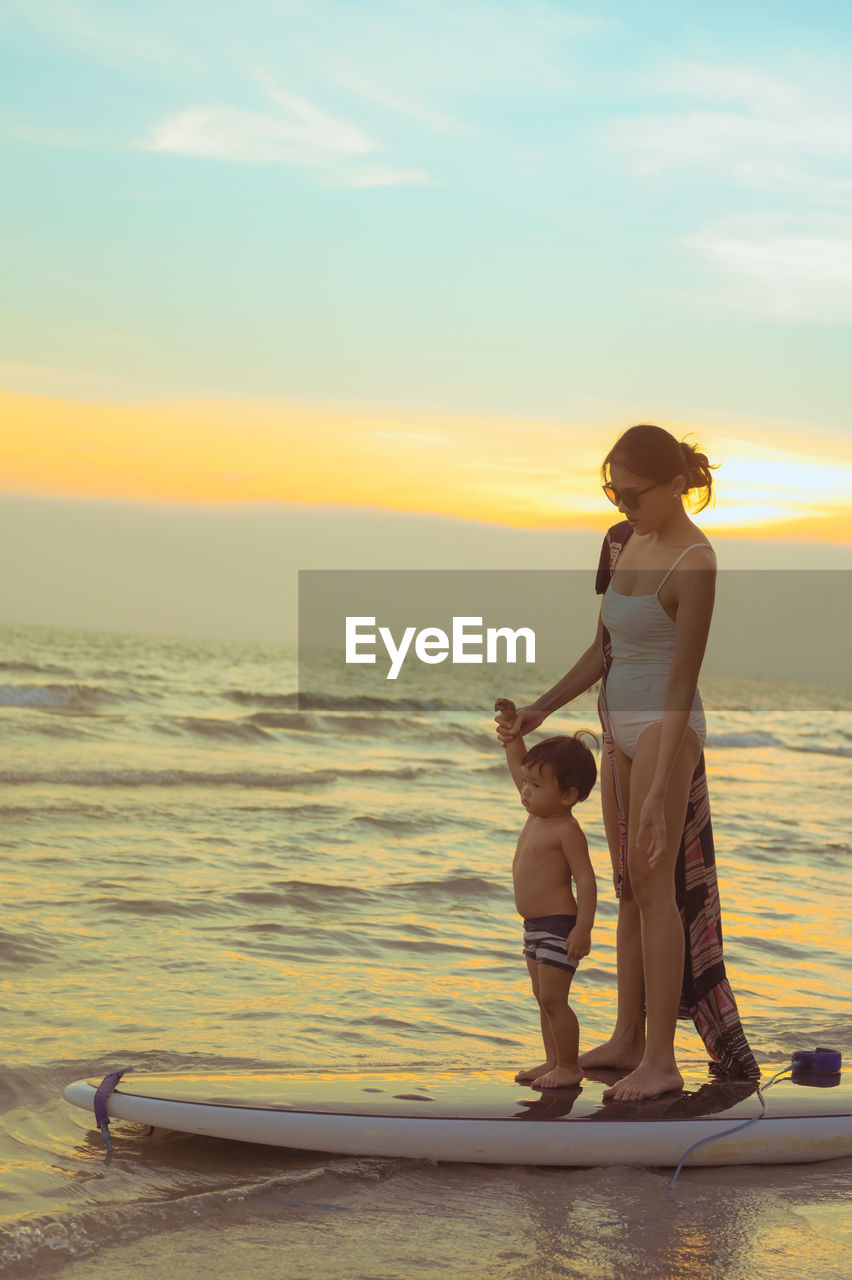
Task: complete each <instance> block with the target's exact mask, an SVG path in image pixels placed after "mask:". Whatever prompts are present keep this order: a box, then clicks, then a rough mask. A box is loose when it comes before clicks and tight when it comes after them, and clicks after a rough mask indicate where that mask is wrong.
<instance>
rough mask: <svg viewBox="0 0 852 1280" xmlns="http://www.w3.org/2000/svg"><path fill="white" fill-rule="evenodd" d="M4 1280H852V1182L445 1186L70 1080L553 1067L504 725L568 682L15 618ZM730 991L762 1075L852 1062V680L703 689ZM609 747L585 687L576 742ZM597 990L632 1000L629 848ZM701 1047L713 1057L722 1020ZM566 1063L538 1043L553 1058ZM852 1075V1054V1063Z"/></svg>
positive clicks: (593, 800)
mask: <svg viewBox="0 0 852 1280" xmlns="http://www.w3.org/2000/svg"><path fill="white" fill-rule="evenodd" d="M0 633H1V634H2V649H0V655H1V656H2V660H0V731H2V740H3V744H4V750H3V755H2V762H0V777H2V819H3V828H2V837H0V839H2V846H3V852H4V855H5V856H4V859H3V894H2V901H3V916H2V923H0V971H2V996H0V1004H2V1010H0V1011H1V1012H2V1042H3V1053H2V1065H0V1105H2V1112H3V1116H2V1121H3V1123H2V1131H0V1271H2V1274H3V1275H4V1276H6V1275H8V1276H9V1277H10V1278H11V1277H22V1278H23V1277H42V1276H43V1277H53V1276H57V1277H62V1278H63V1280H101V1277H103V1278H104V1280H106V1277H109V1278H110V1280H130V1278H131V1277H133V1280H137V1278H138V1277H140V1276H141V1277H145V1276H151V1277H157V1278H158V1280H160V1278H161V1277H163V1276H164V1275H167V1276H168V1277H169V1280H189V1278H190V1277H192V1278H193V1280H194V1278H195V1277H197V1276H198V1275H204V1276H205V1278H206V1280H216V1278H218V1277H222V1278H223V1280H224V1278H225V1277H228V1278H229V1280H231V1278H233V1277H241V1276H243V1275H245V1276H251V1277H252V1278H253V1280H279V1278H281V1280H325V1278H326V1277H331V1276H333V1277H335V1280H379V1278H381V1280H385V1278H388V1280H396V1278H402V1277H406V1278H408V1277H418V1276H419V1277H423V1278H424V1280H433V1278H435V1277H439V1276H441V1277H443V1276H445V1275H456V1274H462V1275H465V1276H466V1277H468V1280H484V1278H485V1277H492V1276H494V1277H497V1276H499V1277H507V1278H508V1280H550V1278H551V1277H582V1280H619V1278H621V1277H627V1276H630V1277H631V1278H633V1277H635V1278H636V1280H643V1278H645V1277H647V1280H682V1278H683V1280H685V1278H686V1277H693V1276H699V1275H700V1276H701V1277H702V1280H715V1278H716V1277H719V1280H722V1277H724V1280H739V1278H740V1277H742V1280H745V1277H749V1278H751V1277H753V1276H755V1275H760V1276H761V1277H763V1278H764V1280H771V1278H775V1277H777V1278H779V1280H780V1278H781V1277H785V1278H786V1277H790V1278H791V1280H792V1277H794V1276H795V1277H796V1278H797V1280H798V1277H800V1276H801V1275H802V1274H812V1275H818V1276H819V1277H820V1280H833V1278H835V1277H836V1278H838V1280H839V1278H840V1277H849V1276H850V1275H852V1229H850V1226H849V1220H850V1218H849V1203H850V1193H852V1160H839V1161H833V1162H830V1163H826V1164H820V1165H810V1166H807V1165H802V1166H777V1167H765V1168H759V1167H748V1166H744V1167H737V1168H720V1169H686V1170H685V1171H684V1173H683V1174H682V1175H681V1177H680V1179H679V1181H678V1184H677V1186H676V1187H675V1188H673V1189H670V1188H669V1186H668V1181H669V1177H670V1172H671V1171H667V1170H660V1169H640V1168H629V1167H625V1168H614V1169H613V1168H605V1169H589V1170H580V1169H575V1170H572V1169H564V1170H562V1169H559V1170H554V1169H545V1168H541V1169H538V1168H526V1169H521V1168H515V1167H499V1168H498V1167H495V1168H490V1167H480V1166H471V1165H456V1166H454V1165H442V1164H431V1163H427V1162H419V1161H407V1160H386V1159H383V1160H379V1159H367V1158H358V1159H356V1158H353V1157H348V1156H334V1155H316V1154H311V1153H305V1152H295V1151H277V1150H274V1149H271V1148H259V1147H253V1146H247V1145H242V1144H229V1143H225V1142H216V1141H213V1140H209V1139H202V1138H195V1137H188V1136H183V1135H180V1134H175V1133H166V1132H160V1131H157V1132H155V1133H154V1134H153V1135H148V1134H147V1132H146V1131H143V1130H141V1129H140V1128H138V1127H135V1126H132V1125H122V1124H121V1123H120V1122H119V1123H116V1124H115V1125H114V1126H113V1130H114V1134H113V1136H114V1142H115V1147H116V1154H115V1157H114V1158H113V1159H112V1160H111V1161H109V1162H107V1161H106V1159H105V1156H104V1150H103V1144H102V1141H101V1138H100V1135H99V1134H98V1133H97V1132H96V1131H95V1130H94V1127H93V1122H92V1120H91V1118H90V1117H87V1116H86V1114H84V1113H83V1112H82V1111H79V1110H77V1109H76V1108H73V1107H71V1106H70V1105H69V1104H67V1103H66V1102H65V1101H64V1100H63V1097H62V1089H63V1087H64V1085H65V1084H67V1083H68V1082H69V1081H71V1080H75V1079H78V1078H79V1077H81V1076H89V1075H98V1074H101V1073H106V1072H107V1071H109V1070H112V1069H114V1068H117V1067H124V1066H128V1065H132V1066H134V1067H135V1068H136V1069H137V1070H143V1069H157V1070H202V1069H210V1070H232V1069H233V1070H240V1071H242V1070H245V1071H254V1070H272V1069H282V1070H288V1069H293V1070H299V1071H317V1072H320V1071H330V1070H331V1071H334V1070H341V1071H353V1070H354V1071H358V1070H361V1069H363V1070H365V1071H366V1070H368V1069H369V1070H374V1069H376V1070H381V1069H383V1068H393V1069H397V1070H406V1069H411V1070H412V1071H414V1070H421V1069H422V1070H426V1071H429V1070H437V1069H440V1070H442V1071H446V1070H453V1071H459V1072H465V1071H470V1070H484V1069H487V1070H505V1071H506V1073H507V1076H509V1078H511V1076H513V1075H514V1072H515V1071H516V1070H517V1069H518V1067H519V1066H524V1065H529V1063H530V1062H532V1061H535V1060H537V1059H538V1057H539V1052H538V1019H537V1012H536V1010H535V1007H534V1005H533V1002H532V999H531V996H530V993H529V991H528V979H527V974H526V969H525V966H524V963H523V959H522V957H521V954H520V946H521V941H520V924H519V921H518V919H517V917H516V916H515V913H514V909H513V902H512V894H511V876H510V867H511V859H512V853H513V849H514V842H515V839H516V836H517V832H518V830H519V828H520V825H521V822H522V818H523V813H522V810H521V808H520V804H519V802H518V797H517V793H516V792H515V791H514V789H513V787H512V785H511V783H510V781H509V778H508V775H507V773H506V770H505V765H504V762H503V758H502V752H501V750H500V748H499V746H498V744H497V742H496V739H495V737H494V734H493V723H492V711H491V707H492V704H493V701H494V698H495V697H496V696H498V695H505V696H509V697H513V698H514V699H515V700H516V701H517V702H518V703H519V704H520V703H523V702H524V701H525V700H527V699H528V698H529V697H531V696H533V695H534V694H535V693H537V692H540V691H541V689H542V688H544V687H546V685H547V684H549V683H552V680H553V679H555V678H556V677H557V676H558V675H560V674H561V671H559V670H555V671H553V672H547V671H544V670H541V669H537V670H536V671H535V672H534V673H532V674H526V675H524V676H523V678H521V677H520V676H519V675H517V674H513V673H512V672H506V671H505V670H504V671H503V672H498V673H496V674H495V672H494V671H493V670H490V669H489V670H487V669H485V668H478V669H476V670H474V671H473V672H472V674H471V669H470V668H468V669H467V671H466V672H465V674H464V679H463V680H462V679H460V678H459V677H458V675H457V673H456V674H455V675H454V676H452V677H451V675H450V674H449V673H444V672H442V671H440V670H438V669H436V668H432V669H430V670H429V671H428V672H427V673H425V674H423V675H422V676H421V677H419V683H418V681H417V680H415V679H413V678H412V679H409V680H408V682H407V683H404V684H403V683H400V685H399V687H394V688H393V689H392V690H390V688H389V686H388V687H384V686H383V685H382V683H381V682H377V681H376V680H373V681H372V682H371V683H370V684H369V685H368V686H367V685H365V684H364V683H363V681H361V682H359V680H358V679H356V678H355V677H352V676H351V675H350V676H349V677H347V678H342V677H341V676H339V675H338V674H336V673H335V671H334V670H332V669H331V668H329V670H328V672H327V678H320V677H318V676H317V674H316V673H317V672H318V671H319V672H320V673H321V671H322V664H321V662H320V663H318V664H314V665H313V666H312V669H311V672H312V686H311V687H308V688H304V687H303V689H302V691H301V696H300V694H299V692H298V688H297V655H296V652H295V650H294V649H290V648H285V647H277V646H269V645H266V646H264V645H259V644H249V643H236V642H217V641H202V640H194V639H180V638H157V637H151V636H138V635H124V634H113V633H96V632H87V631H71V630H58V629H48V628H36V627H18V626H7V627H4V628H2V630H1V632H0ZM701 688H702V695H703V698H704V702H705V707H706V709H707V717H708V729H709V737H708V743H707V764H708V779H709V787H710V796H711V803H712V806H713V816H714V831H715V838H716V851H717V859H718V869H719V881H720V892H721V898H722V909H723V925H724V930H725V945H726V960H727V966H728V973H729V977H730V979H731V982H732V985H733V988H734V991H735V993H736V996H737V999H738V1002H739V1007H740V1012H741V1015H742V1019H743V1023H744V1026H745V1029H746V1032H747V1035H748V1037H749V1040H750V1042H751V1045H752V1048H753V1050H754V1052H755V1055H756V1056H757V1058H758V1061H759V1062H760V1063H761V1064H765V1065H770V1064H777V1063H783V1062H785V1061H787V1060H788V1059H789V1056H790V1054H791V1053H792V1052H793V1051H794V1050H796V1049H801V1048H813V1047H814V1046H816V1045H826V1046H830V1047H833V1048H836V1049H839V1050H841V1052H842V1053H843V1055H844V1063H845V1064H849V1063H850V1062H852V1024H850V1019H849V1012H848V1008H849V1006H848V990H849V955H850V924H849V922H850V918H852V909H850V906H852V904H850V893H849V884H850V875H849V859H850V853H852V838H850V834H849V825H848V811H849V805H848V799H849V794H850V780H851V779H850V775H851V774H852V769H851V768H850V765H852V729H850V716H849V711H850V689H849V688H848V687H832V686H821V685H816V684H815V685H792V684H781V683H777V682H772V681H761V680H734V679H727V680H726V679H707V680H702V682H701ZM581 727H588V728H592V729H594V728H596V727H597V718H596V714H595V699H594V696H593V694H592V693H589V694H587V695H584V697H583V698H581V699H579V700H578V701H577V702H576V703H574V704H573V705H572V706H571V707H569V708H566V709H565V710H564V711H563V712H562V713H560V714H559V715H557V716H555V717H554V718H553V721H552V722H550V723H549V724H548V726H547V728H548V730H549V731H555V730H558V729H560V728H564V729H566V730H569V731H570V730H573V729H575V728H581ZM577 815H578V817H579V819H580V821H581V823H582V825H583V827H584V829H585V830H586V833H587V836H588V838H589V844H590V848H591V852H592V858H593V861H594V863H595V866H596V869H597V871H598V875H599V894H600V905H599V911H598V918H597V923H596V928H595V932H594V935H593V950H592V954H591V955H590V956H589V957H588V959H587V960H586V961H585V962H584V964H583V965H582V966H581V970H580V972H579V973H578V977H577V979H576V981H575V984H574V990H573V996H574V1007H575V1008H576V1011H577V1013H578V1016H579V1019H580V1026H581V1039H582V1045H583V1046H584V1047H589V1046H591V1045H592V1044H594V1043H596V1042H597V1041H598V1040H599V1039H602V1038H604V1037H605V1036H606V1035H607V1034H608V1033H609V1030H610V1028H611V1025H612V1020H613V1016H614V1004H615V919H616V908H615V902H614V900H613V897H612V892H611V878H610V872H609V857H608V854H607V852H606V843H605V840H604V835H603V827H602V822H601V816H600V808H599V794H598V792H597V790H596V791H595V792H593V794H592V796H591V797H590V798H589V800H588V801H586V802H585V804H584V805H582V806H581V807H580V808H579V809H578V811H577ZM677 1050H678V1055H679V1059H680V1061H681V1062H682V1063H684V1064H686V1065H700V1064H701V1063H702V1062H703V1061H705V1058H704V1056H703V1054H702V1046H701V1044H700V1042H699V1040H698V1038H697V1036H696V1034H695V1032H694V1031H693V1029H692V1026H691V1024H687V1023H682V1024H680V1025H679V1030H678V1036H677ZM531 1054H532V1055H533V1057H532V1058H530V1055H531ZM847 1069H850V1068H849V1067H848V1066H847Z"/></svg>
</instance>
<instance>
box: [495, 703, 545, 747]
mask: <svg viewBox="0 0 852 1280" xmlns="http://www.w3.org/2000/svg"><path fill="white" fill-rule="evenodd" d="M494 710H495V711H496V712H497V715H496V716H495V717H494V719H495V720H496V722H497V737H498V738H499V739H500V741H501V742H502V743H503V746H504V747H505V745H506V743H507V742H512V741H513V740H514V739H515V738H522V737H523V736H524V734H525V733H531V732H532V730H533V729H537V728H538V726H539V725H540V724H541V722H542V721H543V720H544V718H545V717H544V716H543V715H541V714H540V712H538V711H536V710H535V708H534V707H533V706H529V707H521V709H520V711H518V709H517V708H516V706H515V704H514V702H512V701H510V699H509V698H498V699H497V701H496V702H495V703H494Z"/></svg>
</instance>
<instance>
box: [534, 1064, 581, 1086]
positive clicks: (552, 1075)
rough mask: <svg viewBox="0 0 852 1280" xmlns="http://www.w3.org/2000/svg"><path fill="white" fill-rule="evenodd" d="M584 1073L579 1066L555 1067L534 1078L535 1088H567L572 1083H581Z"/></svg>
mask: <svg viewBox="0 0 852 1280" xmlns="http://www.w3.org/2000/svg"><path fill="white" fill-rule="evenodd" d="M582 1079H583V1073H582V1071H581V1070H580V1068H579V1067H554V1068H553V1070H552V1071H548V1072H547V1074H546V1075H543V1076H539V1077H538V1079H537V1080H533V1082H532V1087H533V1088H534V1089H567V1088H569V1087H570V1086H571V1085H572V1084H579V1083H580V1081H581V1080H582Z"/></svg>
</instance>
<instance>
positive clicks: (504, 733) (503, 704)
mask: <svg viewBox="0 0 852 1280" xmlns="http://www.w3.org/2000/svg"><path fill="white" fill-rule="evenodd" d="M494 710H495V711H496V712H497V715H496V716H495V717H494V719H495V720H496V721H497V737H498V738H499V739H500V741H501V743H502V744H503V746H504V747H505V746H506V744H507V743H509V742H511V740H512V736H513V735H511V734H510V731H511V728H512V725H513V724H514V723H515V721H516V720H517V718H518V712H517V709H516V707H515V704H514V702H512V700H511V699H510V698H498V699H497V701H496V702H495V703H494Z"/></svg>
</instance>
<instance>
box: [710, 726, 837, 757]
mask: <svg viewBox="0 0 852 1280" xmlns="http://www.w3.org/2000/svg"><path fill="white" fill-rule="evenodd" d="M707 746H708V747H709V748H710V749H711V750H713V749H722V750H724V749H725V748H729V749H734V750H737V749H740V750H741V749H743V748H750V747H754V748H760V747H780V748H781V750H782V751H801V752H804V753H805V754H806V755H811V754H813V755H823V756H845V757H848V756H852V747H841V746H837V745H835V744H834V743H831V742H823V741H819V740H818V741H809V742H796V741H792V740H790V739H789V738H788V739H784V738H779V737H778V735H777V734H775V733H770V732H769V731H768V730H760V729H757V730H752V731H750V732H748V731H747V732H744V733H711V734H708V736H707Z"/></svg>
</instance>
